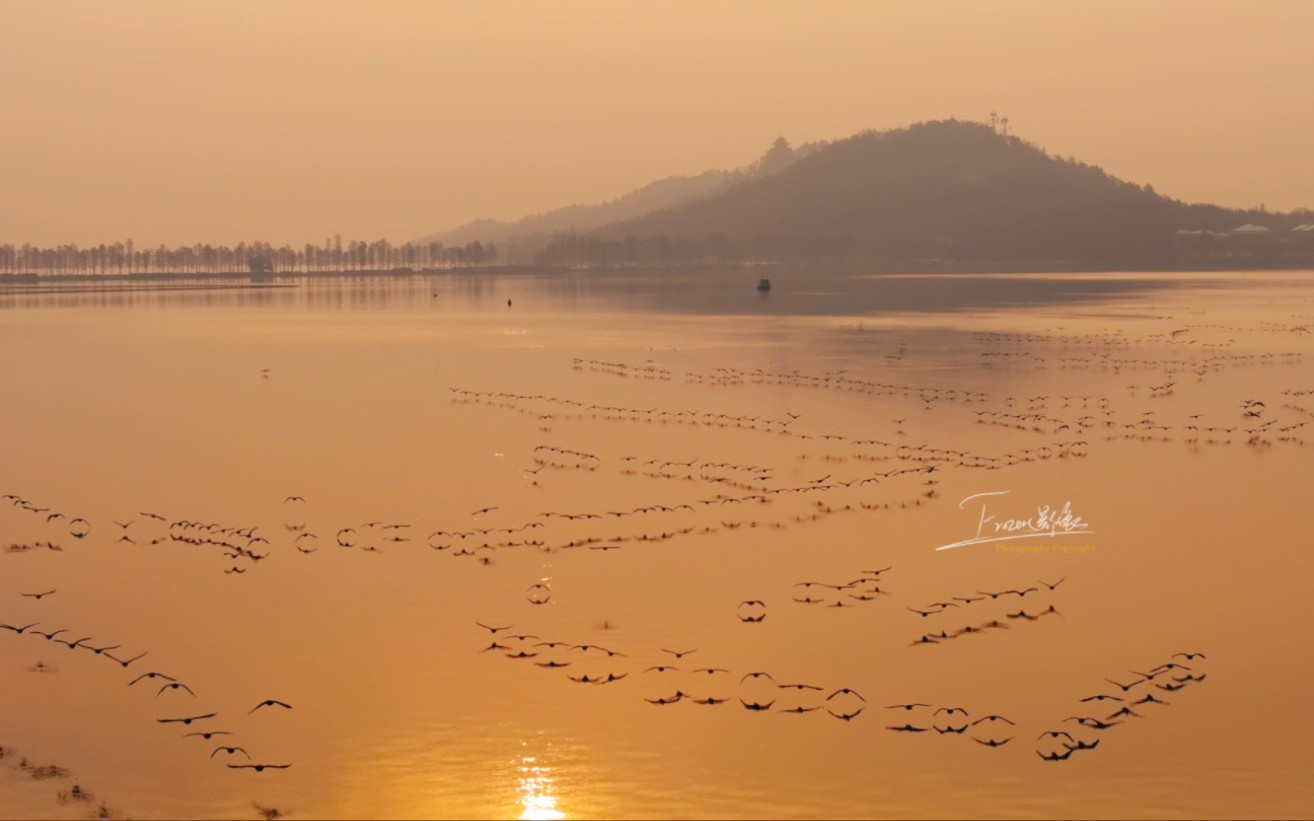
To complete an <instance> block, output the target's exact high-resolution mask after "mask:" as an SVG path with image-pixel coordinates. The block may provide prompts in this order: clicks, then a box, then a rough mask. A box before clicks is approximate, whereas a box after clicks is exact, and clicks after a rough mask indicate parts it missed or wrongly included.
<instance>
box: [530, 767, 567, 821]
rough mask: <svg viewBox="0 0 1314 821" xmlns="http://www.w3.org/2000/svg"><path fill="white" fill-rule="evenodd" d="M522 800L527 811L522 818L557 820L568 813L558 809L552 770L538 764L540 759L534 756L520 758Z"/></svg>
mask: <svg viewBox="0 0 1314 821" xmlns="http://www.w3.org/2000/svg"><path fill="white" fill-rule="evenodd" d="M519 769H520V784H519V786H520V802H521V803H522V804H523V805H524V807H525V811H524V812H522V813H521V814H520V817H521V818H522V819H527V820H528V819H538V821H557V820H558V819H562V818H565V817H566V814H565V813H563V812H561V811H560V810H558V809H557V797H556V796H555V795H553V794H552V786H553V780H552V775H551V770H549V769H548V768H547V767H541V766H539V765H538V759H536V758H534V757H532V756H521V758H520V767H519Z"/></svg>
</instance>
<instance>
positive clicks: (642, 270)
mask: <svg viewBox="0 0 1314 821" xmlns="http://www.w3.org/2000/svg"><path fill="white" fill-rule="evenodd" d="M739 270H743V271H745V272H750V273H751V272H756V273H771V272H773V271H779V272H782V273H783V272H790V273H806V272H808V271H812V270H815V271H819V272H824V273H825V274H829V275H834V274H866V275H869V276H871V275H896V276H897V275H905V276H906V275H917V274H929V275H935V274H983V275H992V274H1037V275H1046V274H1112V273H1123V274H1126V273H1135V274H1174V273H1206V272H1215V271H1218V272H1223V271H1226V272H1232V273H1266V272H1273V271H1293V272H1297V271H1311V272H1314V266H1311V265H1301V264H1291V265H1237V264H1226V265H1225V264H1218V263H1215V264H1208V265H1206V264H1185V263H1184V264H1181V265H1174V266H1166V265H1141V266H1138V265H1094V264H1082V263H1071V262H1059V261H1051V262H1046V263H949V262H940V261H929V260H928V261H910V262H903V263H890V262H873V263H865V264H864V263H853V262H847V263H835V264H819V263H813V264H789V263H727V264H708V265H681V266H670V267H660V266H632V267H603V266H598V267H583V266H581V267H570V266H547V265H496V266H479V267H465V268H430V269H418V270H408V269H371V270H344V271H284V272H273V273H268V274H259V275H253V274H250V273H238V272H223V273H209V272H183V271H169V272H150V273H145V272H134V273H123V274H90V273H78V274H62V273H61V274H47V273H41V274H37V273H30V272H28V273H4V274H0V287H2V286H6V285H41V284H60V283H83V284H93V283H94V284H97V285H122V284H127V283H147V282H227V283H232V284H234V285H237V284H241V285H244V286H250V285H262V286H269V287H285V286H286V285H287V284H288V283H291V282H298V281H305V280H314V279H353V278H355V279H413V278H433V277H450V276H460V277H471V276H477V277H482V276H549V275H568V274H620V273H634V274H664V273H665V274H686V275H687V274H698V273H708V274H711V273H715V274H725V273H729V272H731V271H739Z"/></svg>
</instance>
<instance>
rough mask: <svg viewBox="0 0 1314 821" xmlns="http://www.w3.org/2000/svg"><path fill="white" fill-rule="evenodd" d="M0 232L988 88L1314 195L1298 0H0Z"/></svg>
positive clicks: (417, 202) (586, 156) (691, 169)
mask: <svg viewBox="0 0 1314 821" xmlns="http://www.w3.org/2000/svg"><path fill="white" fill-rule="evenodd" d="M0 30H3V31H4V32H5V37H4V45H3V49H2V50H0V111H3V112H5V115H6V122H5V123H4V126H3V128H0V179H2V180H3V191H4V195H3V196H2V197H0V242H16V243H22V242H33V243H40V244H47V243H57V242H78V243H83V244H86V243H95V242H109V241H114V240H117V239H122V238H125V237H133V238H134V239H135V240H136V241H137V242H138V243H139V244H142V243H146V244H156V243H160V242H164V243H169V244H175V243H191V242H198V241H201V242H213V243H221V242H222V243H231V242H236V241H238V240H239V239H252V238H257V237H258V238H263V239H267V240H270V241H273V242H278V243H281V242H290V243H294V244H300V243H304V242H306V241H321V240H322V239H323V238H324V237H326V236H328V235H331V234H334V233H341V234H342V235H343V236H344V237H371V238H378V237H387V238H390V239H394V240H398V241H404V240H407V239H413V238H415V237H417V236H420V235H423V234H425V233H428V232H431V231H435V230H439V229H443V228H447V227H451V226H453V225H455V224H457V223H460V222H463V221H466V220H469V219H471V218H475V217H481V216H489V217H501V218H508V217H518V216H522V215H524V214H526V213H532V212H536V211H542V210H547V209H550V208H553V207H556V206H559V205H565V204H568V203H571V202H588V201H598V200H604V199H610V198H612V197H615V196H618V195H620V194H622V193H624V192H626V191H628V190H630V189H632V188H635V187H638V186H640V185H643V184H644V183H646V182H649V181H651V180H653V179H656V178H658V177H662V176H666V175H670V174H684V173H697V172H699V171H702V170H706V169H709V168H724V167H733V166H738V165H742V164H744V163H746V162H749V161H751V160H752V159H754V158H755V157H756V156H758V155H759V154H760V153H761V152H762V151H763V150H765V148H766V146H767V145H768V143H769V142H770V141H771V140H772V139H774V138H775V137H776V136H778V135H782V134H783V135H785V136H786V137H788V138H789V139H790V140H791V141H793V142H796V143H797V142H805V141H810V140H817V139H835V138H839V137H844V136H847V135H849V134H852V133H854V132H856V131H859V130H862V129H867V128H877V129H884V128H890V127H897V126H902V125H907V124H909V123H912V122H916V121H920V120H925V119H932V118H942V117H957V118H960V119H977V120H984V119H985V118H986V117H987V116H988V112H990V111H991V110H992V109H993V110H996V111H999V112H1000V113H1001V114H1004V115H1006V116H1008V117H1009V118H1010V120H1011V122H1012V126H1013V131H1014V132H1015V133H1017V134H1019V135H1020V136H1023V137H1025V138H1027V139H1030V140H1032V141H1035V142H1037V143H1039V144H1040V145H1042V146H1043V147H1045V148H1046V149H1048V150H1049V151H1051V152H1052V153H1058V154H1062V155H1064V156H1067V155H1075V156H1077V157H1078V158H1080V159H1083V160H1086V161H1087V162H1091V163H1095V164H1097V165H1100V166H1102V167H1103V168H1104V169H1105V170H1107V171H1109V172H1110V173H1112V174H1115V175H1117V176H1120V177H1123V178H1125V179H1129V180H1132V181H1135V182H1140V183H1146V182H1148V183H1151V184H1153V185H1154V186H1155V188H1156V189H1158V190H1159V191H1160V192H1161V193H1164V194H1167V195H1170V196H1174V197H1178V198H1181V199H1185V200H1192V201H1210V202H1216V203H1219V204H1224V205H1233V206H1253V205H1257V204H1259V203H1261V202H1263V203H1265V204H1266V205H1267V206H1268V208H1270V209H1288V208H1293V207H1297V206H1310V207H1314V48H1311V47H1310V41H1309V37H1310V32H1311V31H1314V2H1309V0H1286V1H1285V2H1278V1H1277V0H1270V1H1269V2H1264V1H1263V0H1259V1H1258V2H1256V1H1255V0H1246V2H1217V1H1215V0H1183V1H1182V2H1177V1H1176V0H1172V1H1170V0H1155V2H1152V3H1143V2H1121V0H1091V1H1090V2H1039V1H1037V2H1016V1H1010V2H976V0H972V1H970V2H967V1H965V2H933V0H910V2H903V1H902V0H900V1H899V2H895V0H888V1H882V2H874V1H873V2H858V1H857V0H854V2H831V1H830V0H795V1H794V2H783V1H782V0H751V1H749V2H734V3H731V2H716V0H693V1H692V2H685V1H684V0H678V1H677V0H665V2H623V0H596V1H593V0H591V1H589V2H583V1H581V2H565V1H563V0H551V1H550V2H549V1H548V0H533V2H498V0H478V1H477V2H461V3H456V2H450V3H449V2H437V0H434V1H433V2H430V1H428V0H392V1H391V2H387V1H386V0H383V1H381V0H370V1H369V2H364V1H363V0H362V1H361V2H344V1H343V0H296V2H292V1H291V0H283V1H280V2H274V0H226V1H225V2H205V3H202V2H179V1H178V0H154V1H153V2H151V1H147V0H119V2H114V3H94V4H93V3H84V4H63V3H49V2H45V0H39V1H37V0H34V1H33V2H28V1H27V0H5V2H4V3H2V4H0Z"/></svg>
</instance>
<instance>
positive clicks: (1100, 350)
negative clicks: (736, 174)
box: [0, 270, 1314, 818]
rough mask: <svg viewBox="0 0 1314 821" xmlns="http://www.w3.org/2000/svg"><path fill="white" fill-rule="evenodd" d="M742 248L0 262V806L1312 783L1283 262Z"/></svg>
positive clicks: (138, 812)
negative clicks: (986, 269)
mask: <svg viewBox="0 0 1314 821" xmlns="http://www.w3.org/2000/svg"><path fill="white" fill-rule="evenodd" d="M758 276H759V274H758V272H755V271H748V272H743V271H738V272H725V273H719V274H714V275H706V276H700V277H694V276H689V275H671V276H663V275H587V274H572V275H562V276H555V277H528V276H524V277H521V276H504V277H496V276H491V275H490V276H478V277H458V276H451V277H435V278H429V279H424V278H413V279H394V280H387V279H370V280H342V281H333V280H313V281H305V282H301V281H290V282H285V283H280V284H278V285H277V286H267V287H255V286H237V287H232V286H214V285H204V284H193V285H189V286H186V287H177V286H175V287H146V286H143V287H131V288H125V289H115V290H108V289H96V288H88V287H86V286H78V287H71V286H70V287H67V288H64V289H50V288H30V287H23V288H13V289H10V290H6V291H0V386H3V402H0V430H3V431H4V438H3V446H2V448H0V492H2V493H4V494H11V495H13V496H15V497H16V498H11V499H5V500H3V502H0V623H3V624H6V625H11V626H12V627H14V628H23V627H25V626H26V625H29V624H31V623H37V625H36V626H35V627H31V628H28V629H26V630H25V631H24V632H23V633H21V634H20V633H18V632H16V630H15V629H8V630H0V746H2V747H3V748H4V752H5V755H4V756H3V757H2V758H0V816H4V817H23V818H56V817H87V816H89V815H94V814H96V813H98V812H105V813H107V814H110V815H113V816H116V817H128V816H132V817H138V818H151V817H178V816H183V817H204V818H247V817H249V818H258V817H261V816H262V814H265V815H269V816H271V817H272V816H273V815H274V813H275V812H276V813H279V814H287V815H290V816H291V817H294V818H295V817H350V818H376V817H377V818H423V817H478V818H517V817H520V818H593V817H617V816H624V817H641V818H663V817H817V816H820V817H835V816H841V817H909V816H915V817H960V816H965V817H1046V818H1048V817H1062V818H1075V817H1107V816H1123V817H1127V816H1132V817H1147V816H1153V817H1180V816H1201V817H1204V816H1208V817H1234V816H1237V815H1239V814H1243V815H1246V816H1252V817H1253V816H1262V817H1307V816H1309V815H1310V814H1311V812H1314V782H1311V780H1310V779H1309V771H1310V769H1311V766H1312V765H1314V754H1311V752H1310V748H1309V745H1308V743H1307V738H1308V737H1309V734H1310V732H1311V731H1312V730H1314V711H1311V710H1309V709H1308V708H1307V706H1306V701H1307V698H1308V693H1309V692H1310V689H1311V687H1312V686H1314V662H1312V661H1311V657H1310V654H1309V652H1308V650H1309V649H1310V644H1309V642H1308V640H1307V639H1306V638H1304V632H1305V631H1306V630H1307V628H1308V626H1309V625H1310V624H1311V623H1314V597H1311V596H1310V595H1309V593H1308V588H1309V584H1310V580H1311V578H1314V551H1311V549H1310V547H1311V540H1310V537H1309V535H1308V534H1309V532H1310V529H1311V525H1310V523H1307V522H1306V521H1305V515H1306V511H1307V510H1308V508H1309V502H1308V493H1309V482H1308V477H1309V476H1310V475H1311V467H1314V462H1312V460H1311V451H1310V450H1309V447H1308V442H1309V441H1310V440H1311V437H1312V436H1314V358H1312V355H1314V346H1312V345H1311V333H1310V331H1311V330H1312V329H1314V287H1311V282H1314V280H1311V279H1310V274H1309V273H1308V272H1298V273H1281V274H1276V273H1261V274H1172V275H1143V274H1123V275H1117V274H1108V275H1062V276H1052V277H1048V276H1030V275H1029V276H972V277H966V276H964V277H957V276H952V277H951V276H917V277H895V276H884V277H812V276H808V275H805V274H793V273H790V272H787V271H776V270H773V271H771V272H770V276H771V277H772V280H773V284H774V286H775V287H774V288H773V290H772V291H771V292H770V293H769V294H767V295H761V294H759V293H757V292H756V291H755V290H754V289H753V285H754V284H755V283H756V280H757V278H758ZM508 300H511V304H510V305H509V306H508ZM1306 423H1308V424H1306ZM1211 429H1212V430H1211ZM977 494H997V495H991V496H978V495H977ZM289 497H300V498H293V499H290V500H289ZM969 497H974V498H969ZM303 499H304V501H303ZM1065 505H1066V506H1067V510H1068V518H1067V519H1064V520H1062V521H1061V522H1059V523H1052V524H1051V525H1050V526H1051V528H1052V529H1051V531H1050V532H1052V533H1055V534H1057V535H1052V536H1050V537H1047V538H1038V537H1036V536H1035V535H1034V533H1033V532H1032V531H1030V530H1000V531H998V532H996V530H995V528H994V525H995V524H1001V523H1004V522H1007V521H1008V520H1031V522H1030V524H1031V525H1036V522H1035V519H1036V518H1037V516H1038V508H1041V507H1044V506H1048V507H1049V508H1050V509H1051V510H1053V511H1058V510H1062V509H1063V508H1064V506H1065ZM983 506H984V508H985V512H984V513H983ZM55 513H62V514H64V516H63V517H62V518H54V519H53V520H48V517H50V516H52V515H53V514H55ZM983 516H985V517H990V516H993V517H994V518H993V519H989V520H987V521H985V522H983V521H982V520H983ZM78 517H80V518H82V519H85V520H86V521H85V523H83V522H74V521H73V520H74V519H75V518H78ZM157 517H158V518H157ZM568 517H569V518H568ZM1063 527H1067V528H1068V530H1066V531H1065V530H1063V529H1062V528H1063ZM252 528H254V529H252ZM978 533H980V535H982V536H984V537H994V536H997V535H1001V534H1002V535H1006V536H1007V537H1008V538H1004V539H1002V540H999V541H992V542H984V543H980V544H970V545H964V546H960V547H956V548H952V549H948V550H937V549H936V548H938V547H942V546H945V545H950V544H953V543H956V542H961V541H964V540H969V539H971V538H973V537H974V536H977V535H978ZM76 534H83V535H82V537H81V538H79V537H78V536H77V535H76ZM52 546H53V547H54V548H56V549H52ZM887 568H888V569H887ZM871 571H881V572H879V573H874V572H871ZM860 580H862V581H860ZM804 583H812V584H809V585H804ZM826 585H832V586H826ZM1051 585H1053V589H1050V586H1051ZM1031 588H1034V589H1031ZM49 590H54V591H55V592H54V593H51V594H48V595H45V596H43V597H41V598H36V597H35V596H31V595H24V594H34V593H44V592H45V591H49ZM1010 590H1012V591H1018V592H1012V593H1009V592H1005V591H1010ZM991 594H995V597H992V596H991ZM836 603H841V604H842V605H844V606H835V605H836ZM917 611H920V613H919V612H917ZM922 613H925V614H926V615H922ZM759 617H760V618H759ZM476 622H482V623H483V624H484V625H489V626H491V627H503V626H509V627H510V628H511V629H507V630H500V631H498V632H497V633H496V634H494V633H492V632H490V630H488V629H485V628H484V627H481V626H479V625H477V624H476ZM995 625H998V626H995ZM968 627H971V628H972V630H971V631H965V628H968ZM61 629H63V630H67V631H68V632H65V633H59V634H55V636H54V639H55V640H51V639H46V638H44V637H42V636H40V635H34V634H35V633H36V631H47V632H50V631H56V630H61ZM512 636H529V637H531V638H514V637H512ZM83 637H90V639H89V640H88V641H87V642H86V644H84V645H83V646H79V647H76V648H75V647H70V646H68V644H61V643H58V641H57V640H58V639H64V640H66V641H67V642H69V643H73V644H76V643H77V642H76V639H81V638H83ZM923 637H925V638H926V640H925V641H924V642H921V643H919V640H920V639H923ZM88 645H89V646H90V647H93V648H104V647H106V646H110V645H119V647H118V648H117V649H111V650H105V651H104V652H103V653H96V652H93V651H90V650H87V649H85V648H86V646H88ZM490 645H491V647H490ZM579 645H589V646H590V647H589V649H580V648H579ZM599 648H605V649H599ZM668 651H678V652H680V653H684V651H693V652H689V653H687V654H684V655H683V656H681V657H677V655H676V654H675V653H672V652H668ZM142 652H145V653H147V655H145V656H144V657H142V658H140V659H138V660H136V661H133V662H132V663H131V664H130V665H129V666H127V667H126V668H125V667H123V666H121V665H120V664H117V663H115V662H114V661H112V660H111V659H110V658H109V656H110V655H113V656H115V657H117V658H119V659H123V660H126V659H129V658H131V657H133V656H136V655H137V654H139V653H142ZM1176 653H1192V654H1194V653H1204V654H1205V656H1206V658H1194V657H1193V658H1190V659H1187V658H1185V657H1182V656H1177V657H1174V654H1176ZM1169 662H1174V663H1177V664H1181V665H1183V667H1182V668H1167V669H1164V670H1161V671H1156V670H1155V669H1154V668H1156V667H1158V666H1160V665H1164V664H1167V663H1169ZM665 668H671V669H665ZM709 670H710V671H711V672H709ZM722 671H724V672H722ZM1132 671H1138V672H1139V673H1141V674H1144V673H1153V674H1154V677H1153V679H1152V680H1150V681H1142V680H1141V679H1142V676H1141V675H1138V673H1134V672H1132ZM150 672H156V673H160V674H163V675H165V676H169V677H171V678H172V679H176V680H177V682H179V683H181V684H185V685H186V687H187V688H188V689H189V690H190V691H191V692H192V693H194V695H192V694H189V692H188V691H187V690H185V689H182V688H174V689H169V688H167V687H166V688H165V689H161V688H162V686H163V685H166V684H167V683H168V679H165V678H159V677H157V678H147V679H144V680H141V681H138V682H137V683H135V684H131V685H130V684H129V683H130V682H132V681H133V680H134V679H136V678H137V677H138V676H140V675H142V674H144V673H150ZM751 673H767V674H769V676H768V675H759V676H752V675H749V674H751ZM1106 679H1113V680H1114V681H1116V682H1120V683H1121V684H1122V685H1129V687H1128V689H1127V690H1126V691H1125V692H1124V691H1123V690H1122V688H1121V687H1120V686H1118V685H1115V684H1112V683H1109V682H1108V681H1107V680H1106ZM1176 679H1185V681H1180V682H1179V681H1176ZM595 682H596V683H595ZM787 684H801V685H806V686H805V687H784V686H781V685H787ZM813 688H818V689H813ZM846 688H847V689H846ZM677 694H678V697H677ZM1147 694H1152V695H1153V696H1154V697H1155V699H1156V700H1158V701H1163V702H1166V703H1165V704H1157V703H1152V702H1151V703H1143V704H1138V705H1135V706H1134V707H1131V709H1132V710H1133V711H1134V712H1135V714H1136V715H1132V716H1120V717H1117V718H1109V717H1110V716H1113V715H1114V714H1115V713H1116V712H1117V711H1118V710H1120V709H1122V708H1123V707H1128V706H1129V705H1131V704H1132V702H1133V701H1139V700H1141V699H1142V698H1143V697H1144V696H1146V695H1147ZM1097 695H1105V696H1111V697H1116V698H1121V699H1124V700H1123V701H1117V700H1113V699H1102V700H1088V701H1084V702H1083V701H1082V699H1090V698H1091V697H1093V696H1097ZM266 699H270V700H277V701H281V702H284V703H286V704H289V705H291V709H287V708H284V707H281V706H279V705H277V704H275V705H268V706H264V707H261V708H259V709H255V710H254V712H252V710H253V708H255V707H256V706H257V705H259V704H261V703H262V702H264V701H265V700H266ZM721 699H725V701H724V703H718V702H719V701H720V700H721ZM665 701H673V702H674V703H662V702H665ZM654 702H656V703H654ZM700 702H704V703H700ZM705 702H711V703H705ZM903 704H920V705H927V706H916V707H912V708H911V709H904V708H898V709H890V707H891V706H892V705H903ZM752 706H756V707H764V708H765V709H748V707H752ZM813 708H817V709H813ZM949 708H956V709H954V710H952V711H951V710H949ZM959 709H961V710H962V711H965V713H966V715H963V713H960V712H959V711H958V710H959ZM937 711H938V712H937ZM209 713H215V714H216V715H215V716H214V717H212V718H199V719H196V720H195V721H194V722H193V723H191V724H187V725H184V724H181V723H161V722H160V719H170V718H187V717H192V716H199V715H205V714H209ZM988 716H1001V717H1002V718H997V719H987V717H988ZM846 717H847V718H846ZM1073 717H1077V718H1085V719H1086V721H1085V722H1078V721H1075V720H1072V718H1073ZM974 722H976V723H974ZM1096 722H1099V723H1106V724H1109V725H1110V726H1108V727H1107V728H1105V729H1097V728H1096V726H1093V725H1095V724H1096ZM1113 722H1119V723H1113ZM905 726H908V727H914V728H917V729H922V730H925V731H924V732H915V731H907V730H902V731H901V730H891V729H889V728H891V727H905ZM961 727H966V729H965V730H963V731H962V732H959V728H961ZM206 731H222V732H228V733H232V735H223V736H214V737H213V738H211V739H208V740H207V739H205V738H203V737H198V736H189V735H187V734H188V733H195V732H206ZM1050 731H1054V732H1066V733H1067V734H1068V735H1067V736H1066V737H1064V736H1045V735H1043V734H1044V733H1047V732H1050ZM1078 740H1081V741H1083V742H1086V743H1088V744H1090V743H1094V742H1096V741H1098V746H1097V747H1096V748H1095V749H1079V750H1075V751H1072V753H1071V754H1070V755H1069V756H1067V757H1066V758H1063V759H1061V760H1057V761H1050V760H1042V759H1044V758H1045V757H1047V756H1051V755H1055V754H1058V755H1061V754H1063V753H1064V752H1066V751H1067V748H1066V746H1065V745H1066V744H1075V743H1076V741H1078ZM1001 742H1002V743H1001ZM992 743H994V744H995V746H992ZM221 746H222V747H240V748H241V749H242V751H238V752H232V753H229V752H226V751H225V750H223V749H217V748H219V747H221ZM247 755H249V756H250V758H249V759H248V758H247V757H246V756H247ZM228 764H268V765H283V764H290V765H291V766H290V767H289V768H287V769H277V770H273V769H271V770H264V771H256V770H253V769H231V768H229V767H228V766H226V765H228ZM75 785H76V787H77V790H74V786H75Z"/></svg>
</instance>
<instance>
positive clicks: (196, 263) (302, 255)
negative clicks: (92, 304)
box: [0, 237, 497, 275]
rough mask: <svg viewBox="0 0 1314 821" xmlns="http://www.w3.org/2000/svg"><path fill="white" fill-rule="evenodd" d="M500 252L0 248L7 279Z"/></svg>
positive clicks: (462, 260) (388, 262)
mask: <svg viewBox="0 0 1314 821" xmlns="http://www.w3.org/2000/svg"><path fill="white" fill-rule="evenodd" d="M496 260H497V248H496V247H494V246H493V245H491V244H489V245H485V244H483V243H481V242H479V241H478V240H475V241H471V242H467V243H466V244H465V245H453V246H445V245H443V244H442V243H441V242H429V243H420V244H416V243H410V242H408V243H405V244H404V245H393V244H392V243H390V242H388V241H387V240H376V241H374V242H362V241H359V240H352V241H349V242H347V243H345V244H344V243H343V242H342V238H341V237H333V238H331V239H327V240H325V241H324V244H323V245H313V244H310V243H307V244H306V245H305V246H304V247H302V248H293V247H292V246H290V245H283V246H280V247H274V246H273V245H271V244H270V243H267V242H258V241H257V242H250V243H247V242H240V243H238V244H237V245H236V246H233V247H231V248H230V247H229V246H227V245H208V244H200V243H198V244H196V245H182V246H178V247H175V248H169V247H167V246H164V245H161V246H159V247H157V248H138V247H137V246H136V244H135V243H134V242H133V241H132V240H130V239H129V240H124V241H123V242H116V243H114V244H112V245H103V244H102V245H95V246H88V247H85V248H84V247H80V246H77V245H57V246H53V247H45V248H42V247H37V246H33V245H28V244H24V245H19V246H15V245H0V274H39V275H40V274H93V275H97V274H105V275H112V274H229V273H247V272H251V273H298V272H301V273H315V272H322V271H387V270H399V269H400V270H405V269H410V270H424V269H436V268H452V267H468V266H480V265H489V264H492V263H493V262H495V261H496Z"/></svg>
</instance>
